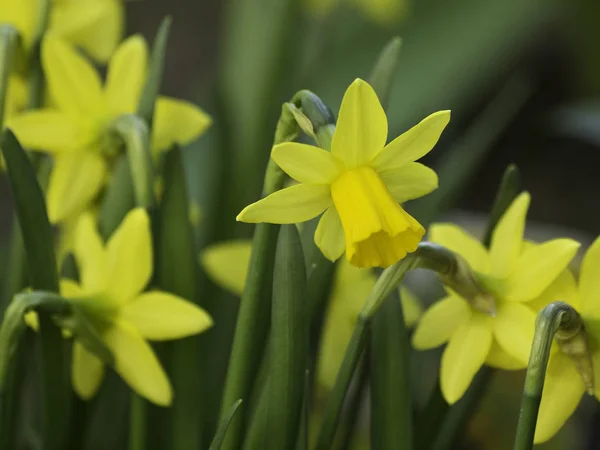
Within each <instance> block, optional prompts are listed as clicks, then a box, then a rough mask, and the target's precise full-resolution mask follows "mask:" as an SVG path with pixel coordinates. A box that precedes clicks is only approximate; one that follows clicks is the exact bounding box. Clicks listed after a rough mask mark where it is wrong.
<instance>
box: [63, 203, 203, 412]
mask: <svg viewBox="0 0 600 450" xmlns="http://www.w3.org/2000/svg"><path fill="white" fill-rule="evenodd" d="M74 254H75V260H76V262H77V266H78V268H79V273H80V278H81V283H80V284H77V283H75V282H74V281H70V280H63V281H62V283H61V294H62V295H63V296H64V297H65V298H67V299H69V300H71V301H72V302H73V303H74V305H75V306H76V307H77V308H78V310H80V311H81V312H82V313H83V314H84V316H85V318H86V319H88V321H89V322H90V323H91V324H93V325H94V327H95V328H96V329H97V331H98V334H99V336H100V337H101V339H102V341H103V342H104V344H105V345H106V347H108V348H109V349H110V350H111V352H112V354H113V356H114V369H115V370H116V372H117V373H118V374H119V375H120V376H121V377H122V378H123V379H124V380H125V381H126V382H127V384H129V386H130V387H131V388H132V389H133V390H134V391H135V392H136V393H138V394H139V395H141V396H143V397H145V398H147V399H148V400H150V401H151V402H153V403H156V404H158V405H169V404H170V403H171V399H172V390H171V385H170V383H169V380H168V378H167V376H166V374H165V372H164V370H163V369H162V367H161V365H160V362H159V361H158V359H157V358H156V356H155V354H154V352H153V351H152V347H150V345H149V344H148V343H147V342H146V340H155V341H164V340H172V339H179V338H183V337H186V336H191V335H194V334H197V333H200V332H202V331H204V330H205V329H207V328H208V327H210V326H211V325H212V321H211V318H210V316H209V315H208V314H207V313H206V312H205V311H203V310H202V309H201V308H199V307H198V306H196V305H194V304H192V303H190V302H188V301H186V300H184V299H182V298H180V297H177V296H175V295H173V294H170V293H168V292H162V291H157V290H151V291H148V292H143V291H144V289H145V287H146V285H147V284H148V282H149V281H150V278H151V275H152V236H151V234H150V224H149V220H148V215H147V213H146V211H145V210H143V209H141V208H140V209H135V210H133V211H131V212H130V213H129V214H128V215H127V216H126V217H125V219H124V220H123V222H122V223H121V225H120V226H119V228H118V229H117V230H116V231H115V233H114V234H113V235H112V237H111V238H110V240H109V241H108V243H107V244H106V246H105V245H104V243H103V242H102V239H101V238H100V236H99V234H98V231H97V230H96V227H95V223H94V220H93V218H92V216H91V215H88V214H84V215H82V216H81V219H80V220H79V224H78V226H77V230H76V233H75V246H74ZM75 339H76V340H75V342H74V348H73V363H72V381H73V387H74V389H75V391H76V392H77V394H78V395H79V396H81V397H82V398H84V399H89V398H91V397H93V396H94V394H95V393H96V391H97V390H98V387H99V386H100V383H101V381H102V378H103V374H104V364H103V362H102V361H101V360H100V359H99V358H98V357H97V356H95V355H94V354H93V353H91V352H90V351H88V350H87V349H86V347H85V346H84V345H83V344H82V343H81V342H79V341H78V340H77V336H75Z"/></svg>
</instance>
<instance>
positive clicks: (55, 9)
mask: <svg viewBox="0 0 600 450" xmlns="http://www.w3.org/2000/svg"><path fill="white" fill-rule="evenodd" d="M41 3H42V2H39V1H38V0H0V23H9V24H11V25H13V26H14V27H15V28H16V29H17V30H18V31H19V34H20V36H21V40H22V42H23V44H24V47H25V49H27V50H28V49H29V48H31V46H32V45H33V43H34V42H33V40H34V38H35V36H34V33H35V32H36V27H37V20H38V19H39V11H38V8H39V5H40V4H41ZM123 8H124V7H123V2H122V1H121V0H54V1H53V2H51V10H50V18H49V23H48V30H47V33H48V35H53V36H57V37H61V38H63V39H66V40H68V41H70V42H71V43H72V44H74V45H76V46H77V47H79V48H81V49H83V50H84V51H85V52H86V53H88V54H89V55H90V56H92V57H93V58H95V59H97V60H99V61H107V60H108V58H109V57H110V55H111V54H112V52H113V50H114V49H115V47H116V46H117V44H118V43H119V41H120V40H121V36H122V32H123V31H122V30H123Z"/></svg>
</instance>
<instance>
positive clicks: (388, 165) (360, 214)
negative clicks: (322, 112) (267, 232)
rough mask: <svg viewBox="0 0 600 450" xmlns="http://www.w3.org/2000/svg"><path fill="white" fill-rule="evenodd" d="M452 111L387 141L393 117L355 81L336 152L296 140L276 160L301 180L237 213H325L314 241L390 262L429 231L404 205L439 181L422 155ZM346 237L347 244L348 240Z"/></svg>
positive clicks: (352, 257) (328, 249) (369, 261)
mask: <svg viewBox="0 0 600 450" xmlns="http://www.w3.org/2000/svg"><path fill="white" fill-rule="evenodd" d="M449 120H450V111H439V112H437V113H434V114H432V115H430V116H429V117H427V118H425V119H424V120H423V121H421V122H420V123H419V124H418V125H416V126H414V127H413V128H411V129H410V130H408V131H407V132H406V133H404V134H402V135H400V136H399V137H397V138H396V139H394V140H393V141H392V142H390V143H389V144H387V145H386V140H387V134H388V124H387V117H386V115H385V112H384V110H383V108H382V107H381V104H380V103H379V100H378V98H377V94H375V91H374V90H373V88H372V87H371V86H369V84H368V83H366V82H365V81H363V80H360V79H357V80H356V81H354V82H353V83H352V84H351V85H350V87H349V88H348V90H347V91H346V94H345V95H344V99H343V100H342V105H341V107H340V114H339V118H338V121H337V127H336V130H335V133H334V135H333V140H332V143H331V152H327V151H325V150H323V149H320V148H318V147H314V146H311V145H306V144H299V143H295V142H286V143H283V144H279V145H276V146H275V147H274V148H273V151H272V153H271V158H273V160H274V161H275V162H276V163H277V165H278V166H279V167H281V169H282V170H283V171H284V172H286V173H287V174H288V175H289V176H290V177H292V178H293V179H295V180H296V181H298V182H299V183H300V184H297V185H295V186H292V187H289V188H286V189H283V190H280V191H278V192H275V193H274V194H271V195H269V196H268V197H266V198H263V199H262V200H259V201H258V202H256V203H253V204H251V205H249V206H247V207H246V208H244V210H243V211H242V212H241V213H240V214H239V215H238V217H237V220H239V221H242V222H251V223H257V222H268V223H281V224H283V223H299V222H304V221H306V220H309V219H312V218H313V217H315V216H318V215H319V214H321V213H323V212H325V214H323V217H321V220H320V221H319V225H318V227H317V230H316V232H315V243H316V244H317V246H318V247H319V248H320V249H321V251H322V252H323V254H324V255H325V257H327V258H328V259H330V260H332V261H335V260H337V259H338V258H339V257H340V256H341V255H342V254H343V253H344V250H345V251H346V257H347V258H348V260H349V261H350V263H351V264H353V265H355V266H357V267H388V266H390V265H392V264H394V263H396V262H397V261H398V260H400V259H402V258H403V257H404V256H406V253H407V252H413V251H415V250H416V248H417V245H418V244H419V242H420V241H421V239H422V237H423V235H424V234H425V230H424V229H423V227H422V226H421V224H420V223H419V222H417V221H416V220H415V219H414V218H413V217H412V216H410V215H409V214H408V213H407V212H406V211H405V210H404V209H403V208H402V207H401V206H400V203H404V202H406V201H407V200H412V199H415V198H418V197H422V196H423V195H426V194H428V193H429V192H431V191H432V190H434V189H435V188H436V187H437V184H438V178H437V175H436V173H435V172H434V171H433V170H431V169H430V168H428V167H425V166H424V165H422V164H419V163H416V162H414V161H416V160H417V159H419V158H421V157H422V156H424V155H425V154H427V153H428V152H429V151H430V150H431V149H432V148H433V146H434V145H435V144H436V143H437V141H438V139H439V137H440V135H441V133H442V131H443V130H444V128H445V127H446V125H447V124H448V121H449ZM344 241H345V242H344Z"/></svg>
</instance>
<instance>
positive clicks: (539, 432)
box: [534, 238, 600, 444]
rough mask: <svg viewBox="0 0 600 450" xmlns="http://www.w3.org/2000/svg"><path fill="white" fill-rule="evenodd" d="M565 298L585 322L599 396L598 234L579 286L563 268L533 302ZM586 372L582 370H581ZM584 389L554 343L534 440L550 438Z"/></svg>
mask: <svg viewBox="0 0 600 450" xmlns="http://www.w3.org/2000/svg"><path fill="white" fill-rule="evenodd" d="M557 300H561V301H565V302H567V303H569V304H570V305H571V306H572V307H573V308H575V309H576V310H577V311H578V312H579V314H580V315H581V318H582V319H583V322H584V330H585V333H586V337H587V340H588V346H589V350H590V352H591V356H592V363H593V376H594V378H595V382H594V395H595V397H596V398H597V399H599V400H600V238H598V239H596V241H595V242H594V243H593V244H592V246H591V247H590V248H589V249H588V251H587V252H586V254H585V257H584V259H583V263H582V265H581V272H580V277H579V286H577V283H576V281H575V278H574V277H573V275H572V274H571V272H570V271H568V270H566V271H564V272H563V273H562V274H561V276H560V277H559V278H558V279H557V280H556V281H555V282H554V283H553V285H552V286H551V288H549V289H548V291H547V292H546V293H545V294H544V295H543V296H542V298H540V299H536V300H535V303H534V305H535V306H536V307H537V308H542V307H543V306H545V305H546V304H548V303H549V302H551V301H557ZM583 375H585V374H583ZM585 391H586V386H585V384H584V381H583V377H582V374H581V373H580V372H579V371H578V367H577V365H576V363H575V361H574V360H573V359H571V357H570V356H569V355H567V354H566V353H563V351H561V349H560V348H559V346H558V345H553V346H552V349H551V353H550V360H549V362H548V369H547V371H546V378H545V381H544V390H543V393H542V403H541V405H540V410H539V414H538V420H537V424H536V429H535V438H534V440H535V443H536V444H538V443H542V442H545V441H547V440H548V439H550V438H552V437H553V436H554V435H555V434H556V432H557V431H558V430H560V428H561V427H562V426H563V425H564V423H565V422H566V421H567V419H568V418H569V417H570V416H571V415H572V414H573V412H574V411H575V409H576V408H577V405H578V404H579V401H580V400H581V397H582V396H583V394H584V393H585Z"/></svg>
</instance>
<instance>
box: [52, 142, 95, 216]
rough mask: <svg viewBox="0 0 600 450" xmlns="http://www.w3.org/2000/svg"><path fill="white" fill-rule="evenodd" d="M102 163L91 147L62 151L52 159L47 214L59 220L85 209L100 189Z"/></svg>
mask: <svg viewBox="0 0 600 450" xmlns="http://www.w3.org/2000/svg"><path fill="white" fill-rule="evenodd" d="M105 176H106V165H105V163H104V160H103V159H102V157H101V156H100V155H98V154H97V153H94V152H92V151H85V152H77V153H72V154H64V155H60V156H57V157H56V158H55V159H54V167H53V168H52V173H51V174H50V180H49V182H48V194H47V203H48V216H49V218H50V221H51V222H52V223H59V222H62V221H64V220H66V219H68V218H71V217H73V216H75V215H77V214H79V213H80V212H81V211H83V210H85V209H86V208H87V207H88V206H89V204H90V202H91V201H92V200H93V199H94V197H95V196H96V195H97V194H98V192H99V191H100V188H101V187H102V184H103V183H104V178H105Z"/></svg>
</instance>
